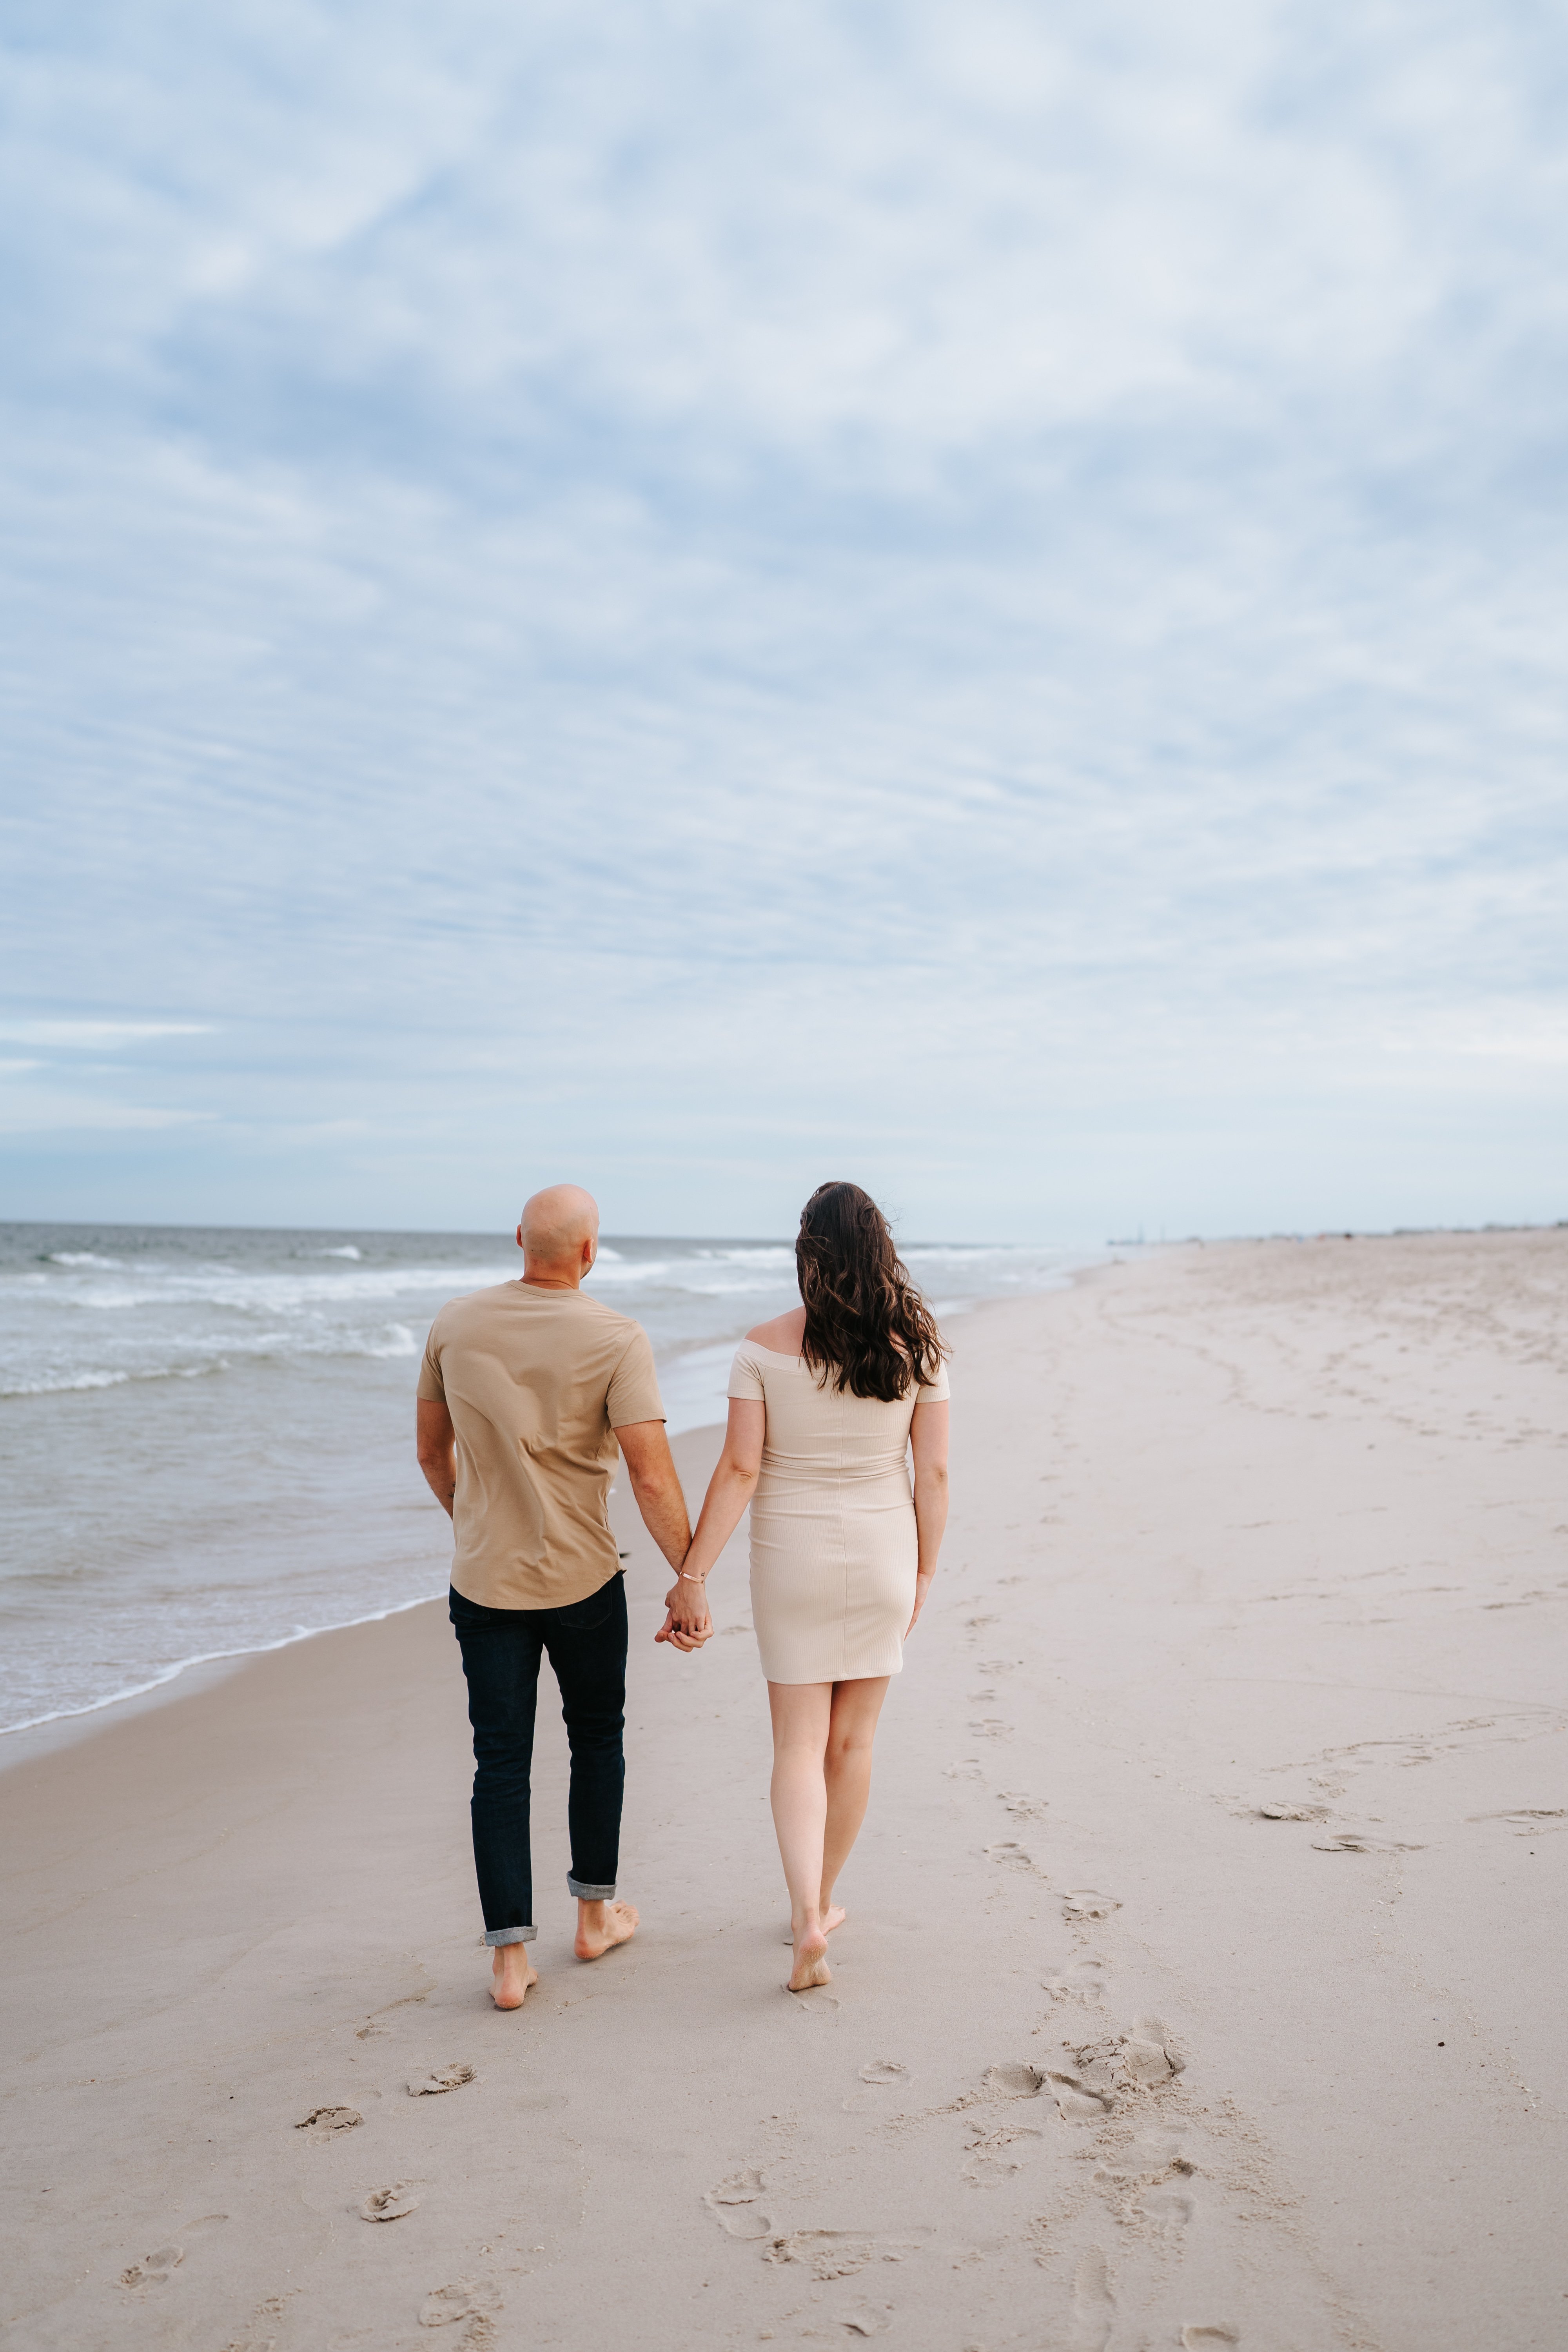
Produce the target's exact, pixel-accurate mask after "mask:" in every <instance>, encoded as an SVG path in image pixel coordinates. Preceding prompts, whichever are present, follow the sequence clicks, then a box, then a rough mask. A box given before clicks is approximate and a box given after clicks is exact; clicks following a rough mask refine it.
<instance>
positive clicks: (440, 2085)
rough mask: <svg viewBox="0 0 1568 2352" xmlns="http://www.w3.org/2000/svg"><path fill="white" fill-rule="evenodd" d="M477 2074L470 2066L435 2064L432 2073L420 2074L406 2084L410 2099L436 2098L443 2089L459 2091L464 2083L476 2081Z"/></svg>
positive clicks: (477, 2078) (477, 2079)
mask: <svg viewBox="0 0 1568 2352" xmlns="http://www.w3.org/2000/svg"><path fill="white" fill-rule="evenodd" d="M478 2081H479V2076H478V2075H477V2074H475V2072H474V2070H473V2068H472V2067H471V2066H464V2065H456V2066H437V2068H436V2070H435V2072H434V2073H433V2074H422V2075H421V2076H420V2078H419V2080H418V2081H417V2082H416V2083H410V2084H409V2085H408V2095H409V2097H410V2098H411V2099H437V2098H439V2097H440V2095H441V2093H442V2092H443V2091H460V2090H461V2089H462V2087H463V2085H464V2084H465V2083H477V2082H478Z"/></svg>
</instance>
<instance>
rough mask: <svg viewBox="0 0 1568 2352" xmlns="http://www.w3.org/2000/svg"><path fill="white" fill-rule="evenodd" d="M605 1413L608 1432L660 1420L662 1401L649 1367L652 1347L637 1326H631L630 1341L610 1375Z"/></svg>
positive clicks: (651, 1368) (645, 1333) (652, 1370)
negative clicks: (608, 1427) (609, 1429)
mask: <svg viewBox="0 0 1568 2352" xmlns="http://www.w3.org/2000/svg"><path fill="white" fill-rule="evenodd" d="M605 1414H606V1416H607V1418H608V1420H609V1423H610V1427H611V1428H612V1429H627V1428H629V1427H630V1426H631V1424H632V1423H633V1422H637V1421H662V1420H663V1419H664V1399H663V1398H662V1397H661V1396H660V1395H659V1392H658V1373H657V1372H656V1371H655V1370H654V1368H653V1347H652V1344H651V1342H650V1341H649V1339H648V1336H647V1332H646V1331H645V1330H644V1329H643V1328H642V1325H641V1324H640V1323H634V1324H633V1326H632V1336H631V1339H629V1340H628V1342H627V1344H626V1347H625V1348H624V1349H622V1351H621V1360H620V1361H619V1363H618V1364H617V1365H616V1369H615V1370H614V1371H613V1372H612V1373H611V1374H610V1386H609V1390H608V1392H607V1394H606V1395H605Z"/></svg>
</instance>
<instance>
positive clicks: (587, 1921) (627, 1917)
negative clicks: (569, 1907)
mask: <svg viewBox="0 0 1568 2352" xmlns="http://www.w3.org/2000/svg"><path fill="white" fill-rule="evenodd" d="M636 1934H637V1913H636V1912H635V1911H634V1910H633V1908H632V1906H631V1905H630V1904H629V1903H583V1902H579V1904H578V1906H577V1940H576V1942H575V1943H574V1945H573V1947H572V1948H573V1950H574V1952H575V1953H576V1955H577V1958H579V1959H580V1960H599V1959H603V1958H604V1956H605V1953H606V1952H607V1951H608V1950H609V1949H610V1947H611V1946H612V1945H613V1944H626V1943H629V1942H630V1940H631V1938H632V1937H634V1936H635V1935H636Z"/></svg>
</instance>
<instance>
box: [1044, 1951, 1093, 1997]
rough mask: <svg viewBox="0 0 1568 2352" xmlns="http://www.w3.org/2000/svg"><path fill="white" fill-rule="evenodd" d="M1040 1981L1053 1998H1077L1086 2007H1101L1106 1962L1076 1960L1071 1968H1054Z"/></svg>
mask: <svg viewBox="0 0 1568 2352" xmlns="http://www.w3.org/2000/svg"><path fill="white" fill-rule="evenodd" d="M1040 1981H1041V1984H1042V1985H1043V1987H1044V1988H1045V1990H1046V1991H1047V1992H1048V1993H1049V1994H1050V1996H1051V1998H1052V2000H1076V2001H1080V2002H1081V2003H1082V2005H1083V2006H1084V2008H1085V2009H1099V2008H1100V2005H1101V2003H1102V2002H1103V2001H1104V2000H1105V1962H1104V1961H1103V1960H1075V1961H1074V1962H1073V1963H1072V1965H1071V1967H1070V1968H1065V1969H1053V1971H1052V1973H1051V1974H1050V1975H1049V1976H1048V1977H1042V1978H1041V1979H1040Z"/></svg>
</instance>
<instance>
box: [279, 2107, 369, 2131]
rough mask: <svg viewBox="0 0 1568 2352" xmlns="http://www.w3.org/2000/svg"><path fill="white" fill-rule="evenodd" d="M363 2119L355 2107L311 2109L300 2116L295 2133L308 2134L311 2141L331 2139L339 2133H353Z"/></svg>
mask: <svg viewBox="0 0 1568 2352" xmlns="http://www.w3.org/2000/svg"><path fill="white" fill-rule="evenodd" d="M363 2121H364V2117H363V2116H362V2115H361V2113H360V2111H359V2109H358V2108H357V2107H312V2108H311V2109H310V2114H309V2115H308V2116H300V2120H299V2122H298V2123H297V2124H296V2125H295V2126H294V2128H295V2130H296V2131H302V2132H309V2133H310V2137H311V2138H312V2139H333V2138H335V2137H336V2136H337V2134H338V2133H339V2132H346V2131H353V2128H354V2126H356V2124H363Z"/></svg>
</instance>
